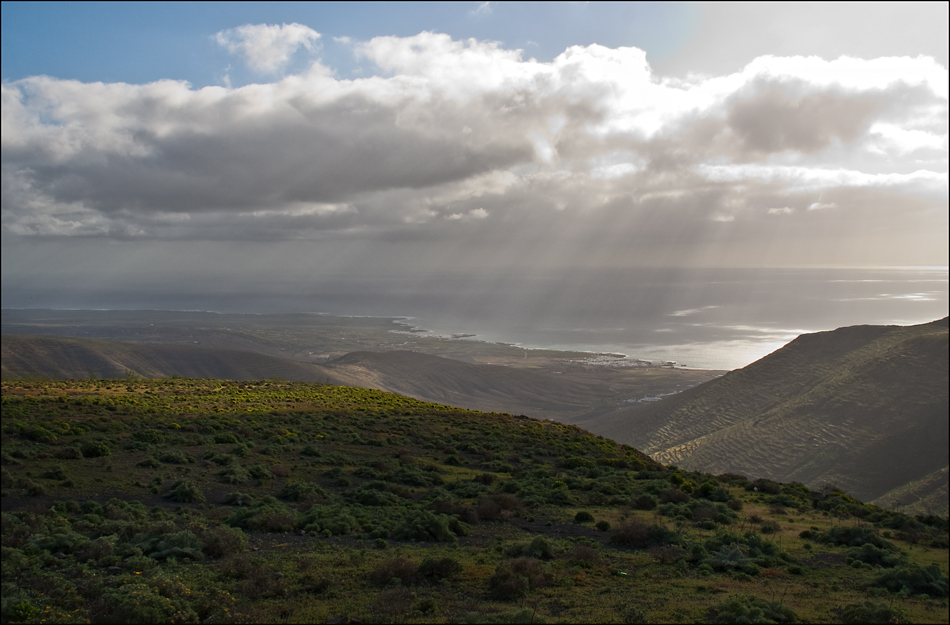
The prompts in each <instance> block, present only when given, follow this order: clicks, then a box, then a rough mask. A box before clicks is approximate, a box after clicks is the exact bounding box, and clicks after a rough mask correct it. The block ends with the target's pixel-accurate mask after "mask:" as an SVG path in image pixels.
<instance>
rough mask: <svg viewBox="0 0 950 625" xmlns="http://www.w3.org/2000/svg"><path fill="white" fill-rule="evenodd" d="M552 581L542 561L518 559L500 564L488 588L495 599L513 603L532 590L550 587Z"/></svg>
mask: <svg viewBox="0 0 950 625" xmlns="http://www.w3.org/2000/svg"><path fill="white" fill-rule="evenodd" d="M551 581H552V577H551V575H550V574H548V573H546V572H545V570H544V568H543V566H542V565H541V562H540V561H538V560H535V559H534V558H517V559H514V560H506V561H505V562H502V563H501V564H499V565H498V566H497V567H496V568H495V574H494V575H492V576H491V578H489V580H488V586H489V588H490V589H491V595H492V597H493V598H495V599H501V600H502V601H512V600H514V599H520V598H523V597H524V596H525V595H527V594H528V592H530V591H531V590H532V589H535V588H541V587H544V586H548V585H550V584H551Z"/></svg>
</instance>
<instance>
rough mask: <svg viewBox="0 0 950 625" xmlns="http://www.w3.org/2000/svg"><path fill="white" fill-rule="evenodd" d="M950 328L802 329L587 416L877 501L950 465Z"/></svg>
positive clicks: (692, 453)
mask: <svg viewBox="0 0 950 625" xmlns="http://www.w3.org/2000/svg"><path fill="white" fill-rule="evenodd" d="M947 327H948V324H947V319H946V318H945V319H942V320H940V321H935V322H933V323H929V324H924V325H919V326H909V327H898V326H855V327H848V328H840V329H838V330H834V331H832V332H819V333H815V334H806V335H802V336H800V337H798V338H797V339H795V340H794V341H792V342H791V343H789V344H788V345H786V346H785V347H783V348H782V349H780V350H778V351H776V352H774V353H772V354H770V355H769V356H766V357H765V358H763V359H761V360H759V361H758V362H755V363H753V364H751V365H749V366H747V367H745V368H743V369H739V370H737V371H733V372H731V373H729V374H727V375H725V376H723V377H721V378H719V379H717V380H713V381H710V382H707V383H705V384H702V385H700V386H697V387H694V388H692V389H689V390H687V391H685V392H683V393H680V394H679V395H676V396H674V397H671V398H668V399H665V400H663V401H660V402H656V403H654V404H652V405H648V406H643V407H637V408H635V409H631V410H626V411H622V412H619V413H615V414H614V415H609V416H608V417H607V418H605V419H604V420H602V421H599V422H597V423H593V422H586V423H583V424H582V425H584V426H585V427H589V428H591V429H596V430H597V431H599V432H601V433H603V434H606V435H608V436H611V437H613V438H615V439H616V440H619V441H623V442H626V443H630V444H632V445H635V446H637V447H638V448H640V449H643V450H644V451H646V452H647V453H650V454H652V455H653V457H654V458H656V459H659V460H660V461H662V462H666V463H675V464H677V465H679V466H682V467H686V468H689V469H694V470H706V471H712V472H716V473H719V472H735V473H741V474H744V475H749V476H758V477H767V478H770V479H774V480H781V481H790V480H795V481H800V482H804V483H806V484H808V485H810V486H813V487H817V486H820V485H822V484H828V483H833V484H836V485H838V486H839V487H841V488H843V489H845V490H846V491H847V492H849V493H852V494H854V495H856V496H858V497H860V498H862V499H865V500H874V499H876V498H878V497H882V496H883V495H885V494H886V493H888V492H889V491H894V490H895V489H900V488H902V487H903V486H904V485H906V484H908V483H910V482H914V481H916V480H920V479H923V478H924V477H925V476H927V475H930V474H932V473H933V472H935V471H939V470H940V469H942V468H943V467H946V466H947V464H948V452H947V440H948V419H947V415H948V413H950V403H948V395H950V391H948V389H950V380H948V360H950V359H948V353H950V352H948V334H947ZM943 475H944V476H946V474H945V473H944V474H943ZM944 479H945V477H944ZM942 492H943V493H946V488H944V489H943V491H942ZM910 499H912V498H910ZM891 502H892V503H894V504H895V505H897V504H907V503H914V502H912V501H898V500H896V499H892V500H891ZM931 503H933V502H931ZM946 508H947V499H946V496H945V495H944V496H943V498H942V499H941V500H940V501H939V502H938V509H942V510H943V513H944V514H946Z"/></svg>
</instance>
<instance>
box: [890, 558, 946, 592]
mask: <svg viewBox="0 0 950 625" xmlns="http://www.w3.org/2000/svg"><path fill="white" fill-rule="evenodd" d="M873 585H874V586H877V587H879V588H886V589H887V590H889V591H890V592H901V591H904V592H907V593H909V594H912V595H930V596H931V597H946V596H947V577H946V576H945V575H944V574H943V573H942V572H941V571H940V566H939V565H938V564H931V565H930V566H929V567H927V568H924V567H922V566H920V565H918V564H907V565H904V566H900V567H896V568H893V569H890V570H887V571H884V572H883V573H881V574H880V575H879V576H878V577H877V579H875V580H874V583H873ZM905 589H906V590H905Z"/></svg>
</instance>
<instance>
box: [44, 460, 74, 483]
mask: <svg viewBox="0 0 950 625" xmlns="http://www.w3.org/2000/svg"><path fill="white" fill-rule="evenodd" d="M40 477H42V478H44V479H47V480H60V481H62V480H68V479H69V475H68V474H67V473H66V469H64V468H63V467H62V466H61V465H58V464H57V465H54V466H52V467H50V468H49V469H48V470H46V471H45V472H44V473H43V475H41V476H40Z"/></svg>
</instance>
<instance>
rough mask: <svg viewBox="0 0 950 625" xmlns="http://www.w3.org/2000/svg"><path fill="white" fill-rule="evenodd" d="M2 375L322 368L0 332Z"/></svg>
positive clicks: (285, 372)
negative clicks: (2, 334) (1, 333)
mask: <svg viewBox="0 0 950 625" xmlns="http://www.w3.org/2000/svg"><path fill="white" fill-rule="evenodd" d="M0 372H2V375H3V378H4V379H11V378H22V377H26V376H34V377H47V378H59V379H78V378H88V377H96V378H124V377H126V376H127V375H129V374H132V375H136V376H140V377H144V378H164V377H171V376H173V375H177V376H181V377H186V378H217V379H228V380H255V379H256V380H260V379H267V378H272V377H278V378H281V379H284V380H309V381H315V380H317V379H318V376H319V375H320V374H321V373H324V372H323V371H322V370H317V369H314V367H313V366H312V365H310V364H307V363H301V362H295V361H292V360H288V359H284V358H276V357H273V356H266V355H264V354H259V353H254V352H249V351H240V350H229V349H216V348H208V347H201V346H196V345H170V344H162V343H122V342H119V341H105V340H98V339H75V338H66V337H57V336H30V335H13V334H10V335H4V336H3V341H2V344H0Z"/></svg>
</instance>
